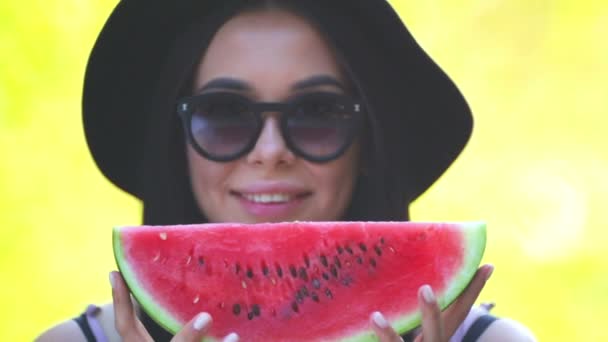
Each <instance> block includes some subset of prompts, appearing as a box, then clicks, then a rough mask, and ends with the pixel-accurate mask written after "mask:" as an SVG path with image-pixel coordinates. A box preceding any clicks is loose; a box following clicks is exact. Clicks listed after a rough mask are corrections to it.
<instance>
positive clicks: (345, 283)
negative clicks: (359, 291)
mask: <svg viewBox="0 0 608 342" xmlns="http://www.w3.org/2000/svg"><path fill="white" fill-rule="evenodd" d="M352 282H353V280H352V279H351V278H344V279H342V285H344V286H347V287H348V286H349V285H350V284H352Z"/></svg>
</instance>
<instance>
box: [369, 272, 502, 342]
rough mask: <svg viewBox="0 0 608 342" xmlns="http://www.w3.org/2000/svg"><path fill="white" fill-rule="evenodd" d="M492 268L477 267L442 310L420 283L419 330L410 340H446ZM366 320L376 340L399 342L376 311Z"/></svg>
mask: <svg viewBox="0 0 608 342" xmlns="http://www.w3.org/2000/svg"><path fill="white" fill-rule="evenodd" d="M493 270H494V267H493V266H492V265H484V266H482V267H480V268H479V269H478V270H477V272H476V273H475V276H474V277H473V280H471V282H470V283H469V285H468V286H467V288H466V289H465V290H464V291H463V292H462V294H460V296H458V298H457V299H456V300H455V301H454V302H453V303H452V304H451V305H450V306H449V307H448V308H447V309H445V310H444V311H443V312H441V311H440V310H439V306H438V305H437V300H436V297H435V295H434V294H433V290H432V289H431V287H430V286H428V285H423V286H421V287H420V289H419V290H418V306H419V307H420V310H421V312H422V333H420V334H418V336H416V338H415V340H414V341H415V342H421V341H423V340H424V342H447V341H448V340H449V339H450V337H451V336H452V335H453V334H454V332H456V329H458V326H460V324H462V322H463V321H464V319H465V318H466V317H467V315H468V314H469V311H470V310H471V307H472V306H473V304H474V303H475V300H477V297H478V296H479V293H480V292H481V290H482V289H483V287H484V285H485V284H486V281H487V280H488V278H489V277H490V275H491V274H492V271H493ZM370 320H371V324H372V328H373V329H374V331H375V333H376V335H377V336H378V338H379V340H380V342H402V341H403V339H402V338H401V337H400V336H399V334H397V333H396V332H395V330H393V328H392V327H391V326H390V325H389V323H388V322H387V320H386V319H385V318H384V316H383V315H382V314H381V313H380V312H374V313H373V314H372V315H371V317H370Z"/></svg>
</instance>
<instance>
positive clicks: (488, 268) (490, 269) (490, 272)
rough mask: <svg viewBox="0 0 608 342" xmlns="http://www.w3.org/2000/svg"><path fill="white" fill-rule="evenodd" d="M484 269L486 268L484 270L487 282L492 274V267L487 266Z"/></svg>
mask: <svg viewBox="0 0 608 342" xmlns="http://www.w3.org/2000/svg"><path fill="white" fill-rule="evenodd" d="M486 267H487V270H486V281H488V279H490V276H491V275H492V273H493V272H494V265H492V264H488V266H486Z"/></svg>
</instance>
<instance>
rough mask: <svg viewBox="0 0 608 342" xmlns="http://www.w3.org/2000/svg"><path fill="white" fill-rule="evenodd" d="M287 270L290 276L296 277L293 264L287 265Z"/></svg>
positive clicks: (296, 273) (296, 272)
mask: <svg viewBox="0 0 608 342" xmlns="http://www.w3.org/2000/svg"><path fill="white" fill-rule="evenodd" d="M289 272H290V273H291V276H292V277H294V278H297V277H298V271H296V267H295V266H294V265H289Z"/></svg>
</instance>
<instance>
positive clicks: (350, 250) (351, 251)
mask: <svg viewBox="0 0 608 342" xmlns="http://www.w3.org/2000/svg"><path fill="white" fill-rule="evenodd" d="M344 249H346V251H347V252H348V254H350V255H352V254H353V250H352V249H351V248H350V246H349V245H346V247H344Z"/></svg>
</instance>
